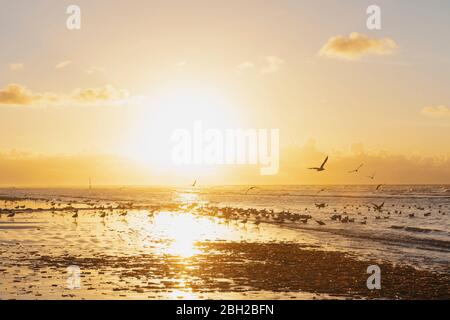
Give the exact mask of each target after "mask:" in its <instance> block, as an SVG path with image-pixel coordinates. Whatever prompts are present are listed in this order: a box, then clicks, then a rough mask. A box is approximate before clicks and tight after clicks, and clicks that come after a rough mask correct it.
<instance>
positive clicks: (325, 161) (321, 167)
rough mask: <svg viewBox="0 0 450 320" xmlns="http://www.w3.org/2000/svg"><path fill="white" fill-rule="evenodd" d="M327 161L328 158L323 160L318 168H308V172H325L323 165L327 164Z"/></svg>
mask: <svg viewBox="0 0 450 320" xmlns="http://www.w3.org/2000/svg"><path fill="white" fill-rule="evenodd" d="M327 161H328V156H327V157H326V158H325V160H324V161H323V163H322V165H321V166H320V167H311V168H308V169H309V170H316V171H317V172H320V171H324V170H325V163H327Z"/></svg>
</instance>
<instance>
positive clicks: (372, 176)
mask: <svg viewBox="0 0 450 320" xmlns="http://www.w3.org/2000/svg"><path fill="white" fill-rule="evenodd" d="M366 177H367V178H369V179H371V180H373V179H375V172H374V173H372V175H371V176H366Z"/></svg>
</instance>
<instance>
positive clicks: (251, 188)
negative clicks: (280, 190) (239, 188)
mask: <svg viewBox="0 0 450 320" xmlns="http://www.w3.org/2000/svg"><path fill="white" fill-rule="evenodd" d="M254 189H258V187H250V188H248V189H247V191H245V194H247V193H249V191H250V190H254Z"/></svg>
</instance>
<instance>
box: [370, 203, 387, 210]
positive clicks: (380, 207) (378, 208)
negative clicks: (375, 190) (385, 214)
mask: <svg viewBox="0 0 450 320" xmlns="http://www.w3.org/2000/svg"><path fill="white" fill-rule="evenodd" d="M372 205H373V208H374V209H375V211H378V212H381V210H383V206H384V202H383V203H382V204H380V205H377V204H376V203H372Z"/></svg>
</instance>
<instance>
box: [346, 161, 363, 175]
mask: <svg viewBox="0 0 450 320" xmlns="http://www.w3.org/2000/svg"><path fill="white" fill-rule="evenodd" d="M363 165H364V163H361V164H360V165H359V167H358V168H356V169H355V170H351V171H349V172H348V173H358V172H359V169H361V168H362V166H363Z"/></svg>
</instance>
